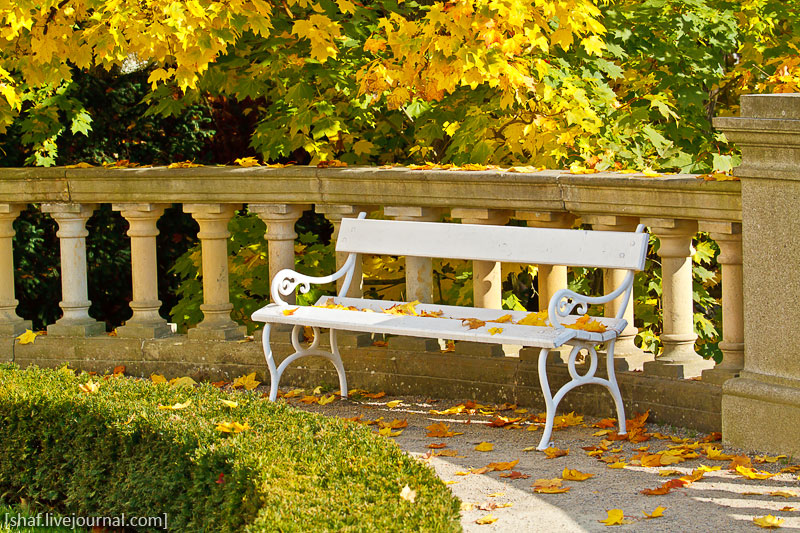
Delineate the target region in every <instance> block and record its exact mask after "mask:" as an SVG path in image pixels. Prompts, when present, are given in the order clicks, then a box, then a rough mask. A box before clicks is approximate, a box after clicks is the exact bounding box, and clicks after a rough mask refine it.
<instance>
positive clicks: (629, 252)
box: [253, 213, 648, 449]
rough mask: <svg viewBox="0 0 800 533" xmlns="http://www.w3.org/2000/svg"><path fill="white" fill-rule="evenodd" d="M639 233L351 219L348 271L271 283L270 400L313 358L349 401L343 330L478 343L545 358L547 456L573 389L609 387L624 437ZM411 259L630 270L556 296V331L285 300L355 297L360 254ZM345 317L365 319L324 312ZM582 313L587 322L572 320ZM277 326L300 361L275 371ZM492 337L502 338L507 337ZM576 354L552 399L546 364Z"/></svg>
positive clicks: (484, 312) (283, 277) (423, 307)
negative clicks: (321, 288)
mask: <svg viewBox="0 0 800 533" xmlns="http://www.w3.org/2000/svg"><path fill="white" fill-rule="evenodd" d="M643 230H644V227H643V226H639V228H637V231H636V233H623V232H610V231H584V230H566V229H542V228H526V227H512V226H484V225H472V224H443V223H432V222H404V221H391V220H368V219H365V218H364V213H362V214H361V215H360V216H359V218H357V219H343V220H342V225H341V229H340V230H339V238H338V239H337V241H336V251H338V252H349V254H350V255H349V256H348V258H347V261H346V262H345V264H344V266H343V267H342V268H341V269H340V270H339V271H337V272H336V273H334V274H332V275H330V276H326V277H311V276H306V275H304V274H300V273H297V272H294V271H292V270H281V271H280V272H278V274H277V275H276V276H275V279H273V280H272V286H271V295H272V302H273V303H271V304H269V305H267V306H266V307H262V308H261V309H259V310H258V311H256V312H255V313H253V320H255V321H258V322H264V323H265V327H264V335H263V341H262V343H263V347H264V355H265V357H266V360H267V365H268V367H269V372H270V378H271V389H270V399H271V400H273V401H274V400H275V399H276V397H277V393H278V382H279V380H280V378H281V375H282V374H283V372H284V370H285V369H286V367H287V366H288V365H290V364H291V363H292V362H293V361H295V360H297V359H298V358H300V357H305V356H307V355H317V356H322V357H326V358H328V359H329V360H331V361H332V362H333V364H334V366H335V367H336V371H337V373H338V375H339V386H340V388H341V395H342V397H343V398H344V397H346V396H347V380H346V378H345V372H344V366H343V365H342V359H341V357H340V355H339V349H338V346H337V342H336V332H337V330H348V331H362V332H373V333H386V334H392V335H407V336H412V337H426V338H437V339H452V340H456V341H458V340H465V341H472V342H483V343H494V344H511V345H522V346H533V347H538V348H541V351H540V354H539V381H540V384H541V387H542V394H543V395H544V399H545V403H546V406H547V422H546V425H545V429H544V434H543V435H542V439H541V442H540V443H539V446H538V448H539V449H544V448H546V447H547V446H548V444H549V442H550V436H551V433H552V429H553V418H554V416H555V412H556V407H557V406H558V403H559V402H560V401H561V399H562V398H563V397H564V395H565V394H566V393H567V392H569V391H570V390H572V389H573V388H575V387H577V386H579V385H584V384H588V383H594V384H599V385H603V386H605V387H606V388H608V390H609V391H610V392H611V395H612V396H613V398H614V402H615V403H616V409H617V418H618V420H619V432H620V434H624V433H625V410H624V408H623V405H622V397H621V395H620V391H619V387H618V385H617V381H616V377H615V375H614V342H615V340H616V338H617V336H618V335H619V334H620V332H622V330H624V329H625V326H626V325H627V322H626V321H625V320H624V319H623V318H622V317H623V315H624V313H625V306H626V304H627V302H628V299H629V298H628V297H629V294H630V292H631V289H632V286H633V275H634V271H636V270H641V269H642V268H643V267H644V262H645V256H646V253H647V244H648V235H647V234H646V233H644V232H643ZM364 253H366V254H380V255H405V256H412V257H440V258H452V259H465V260H480V261H499V262H512V263H523V264H539V265H542V264H544V265H567V266H585V267H601V268H614V269H624V270H627V271H628V273H627V275H626V277H625V279H624V281H623V282H622V284H621V285H620V286H619V287H617V288H616V289H615V290H613V291H611V292H609V293H608V294H606V295H604V296H600V297H588V296H584V295H581V294H578V293H575V292H573V291H570V290H567V289H562V290H560V291H558V292H556V293H555V294H554V295H553V297H552V298H551V300H550V303H549V320H550V324H551V325H549V326H529V325H519V324H516V322H518V321H519V320H520V319H522V318H523V317H525V316H526V315H528V313H527V312H522V311H504V310H497V309H480V308H473V307H454V306H443V305H433V304H417V305H416V307H415V309H416V312H417V313H418V314H423V313H422V312H423V311H426V312H428V313H438V312H439V311H441V312H442V314H441V316H440V317H433V316H409V315H395V314H386V313H384V312H383V310H385V309H387V308H390V307H392V306H395V305H398V304H403V303H404V302H387V301H382V300H369V299H363V298H346V297H343V296H337V297H329V296H324V297H322V298H320V300H319V301H318V302H317V303H316V304H315V306H294V305H289V304H287V303H286V302H284V301H283V300H282V299H281V296H286V295H289V294H292V293H294V291H295V289H296V288H297V287H299V288H300V290H301V291H302V292H307V291H308V290H309V289H310V284H325V283H330V282H332V281H335V280H337V279H339V278H341V277H344V278H345V279H344V283H343V285H342V288H341V290H340V294H346V293H347V289H348V287H349V285H350V283H351V282H352V278H353V271H354V267H355V264H356V261H357V260H359V254H364ZM620 296H622V302H623V304H622V305H621V306H620V307H619V309H618V311H617V316H616V317H613V318H612V317H609V318H604V317H592V319H593V320H597V321H598V322H600V323H602V324H603V325H604V326H605V328H606V329H605V331H603V332H591V331H585V330H581V329H569V328H567V327H566V326H567V325H570V324H574V323H575V321H576V320H577V319H578V318H580V316H581V315H583V314H585V313H586V312H587V309H588V305H589V304H604V303H607V302H610V301H612V300H614V299H616V298H618V297H620ZM330 300H332V302H333V303H336V304H341V305H342V306H344V307H350V306H354V307H356V308H358V309H359V310H362V309H367V310H371V311H372V312H362V311H353V310H344V309H337V308H329V307H325V306H326V304H328V303H329V301H330ZM573 311H576V312H577V313H578V314H570V313H572V312H573ZM504 315H511V317H512V322H514V323H512V322H503V323H495V322H492V321H493V320H497V319H498V318H500V317H502V316H504ZM465 318H475V319H479V320H482V321H485V322H486V324H485V325H484V326H482V327H478V328H475V329H470V328H469V327H468V325H465V323H462V319H465ZM271 324H291V325H294V326H295V327H294V329H293V331H292V336H291V340H292V345H293V346H294V349H295V353H293V354H292V355H290V356H288V357H287V358H286V359H284V360H283V362H282V363H281V364H280V366H276V364H275V359H274V357H273V354H272V349H271V347H270V340H269V337H270V327H271ZM303 326H310V327H312V328H314V340H313V342H312V343H311V345H310V346H307V347H304V346H302V344H301V334H302V329H303ZM319 328H330V345H331V351H330V352H329V351H326V350H323V349H321V348H320V346H319V342H320V335H319ZM491 328H500V329H502V331H501V332H498V330H497V329H494V330H493V331H492V332H490V331H489V330H490V329H491ZM565 344H566V345H571V346H572V350H571V352H570V355H569V360H568V363H567V365H568V370H569V375H570V377H571V378H572V379H571V380H570V381H569V382H568V383H566V384H565V385H564V386H562V387H561V388H560V389H559V390H558V392H557V393H556V394H555V395H553V394H552V393H551V391H550V385H549V383H548V381H547V366H546V363H547V355H548V353H549V351H550V350H552V349H554V348H558V347H560V346H562V345H565ZM601 344H605V345H606V352H607V354H608V355H607V365H606V366H607V374H608V377H607V378H602V377H597V376H595V372H596V370H597V361H598V356H597V351H596V348H597V346H598V345H601ZM581 352H586V357H588V360H589V368H588V370H587V371H586V372H584V373H583V374H580V373H578V371H577V369H576V358H577V357H578V355H579V354H580V353H581Z"/></svg>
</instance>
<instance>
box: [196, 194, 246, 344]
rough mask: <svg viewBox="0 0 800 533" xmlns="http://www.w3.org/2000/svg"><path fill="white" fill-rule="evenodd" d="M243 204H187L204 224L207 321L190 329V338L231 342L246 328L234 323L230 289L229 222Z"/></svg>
mask: <svg viewBox="0 0 800 533" xmlns="http://www.w3.org/2000/svg"><path fill="white" fill-rule="evenodd" d="M238 209H241V204H184V205H183V210H184V211H185V212H186V213H191V215H192V218H194V219H195V220H196V221H197V223H198V224H199V225H200V231H198V232H197V236H198V237H199V238H200V246H201V250H202V261H203V305H201V306H200V310H201V311H203V316H204V318H203V321H202V322H200V323H199V324H198V325H197V327H195V328H192V329H190V330H189V338H190V339H203V340H231V339H239V338H242V337H243V336H244V334H245V331H246V328H245V327H244V326H240V325H238V324H237V323H236V322H234V321H233V320H231V310H233V304H232V303H231V298H230V288H229V286H228V237H230V235H231V234H230V233H229V232H228V222H230V220H231V218H233V215H234V214H235V213H236V211H237V210H238Z"/></svg>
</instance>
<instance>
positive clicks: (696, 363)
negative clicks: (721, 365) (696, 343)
mask: <svg viewBox="0 0 800 533" xmlns="http://www.w3.org/2000/svg"><path fill="white" fill-rule="evenodd" d="M711 368H714V361H711V360H708V359H703V358H702V357H700V356H698V357H697V359H696V360H692V361H663V360H660V359H658V358H656V360H655V361H649V362H646V363H644V373H645V374H647V375H649V376H659V377H664V378H677V379H690V378H696V377H700V376H701V375H702V374H703V371H704V370H709V369H711Z"/></svg>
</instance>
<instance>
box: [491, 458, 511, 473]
mask: <svg viewBox="0 0 800 533" xmlns="http://www.w3.org/2000/svg"><path fill="white" fill-rule="evenodd" d="M517 463H519V459H517V460H516V461H509V462H506V463H489V464H488V465H486V466H485V467H484V468H487V469H488V471H489V472H500V471H502V470H512V469H513V468H514V467H515V466H517Z"/></svg>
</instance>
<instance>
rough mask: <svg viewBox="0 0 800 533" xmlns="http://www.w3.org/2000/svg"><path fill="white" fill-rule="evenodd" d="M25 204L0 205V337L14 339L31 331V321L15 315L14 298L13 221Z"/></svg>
mask: <svg viewBox="0 0 800 533" xmlns="http://www.w3.org/2000/svg"><path fill="white" fill-rule="evenodd" d="M23 209H25V204H0V336H2V337H16V336H17V335H19V334H20V333H23V332H24V331H25V330H26V329H31V327H32V326H31V321H30V320H23V319H22V318H20V317H19V316H18V315H17V304H19V301H18V300H17V299H16V298H15V297H14V245H13V239H14V221H15V220H16V219H17V217H18V216H19V214H20V212H22V210H23Z"/></svg>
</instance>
